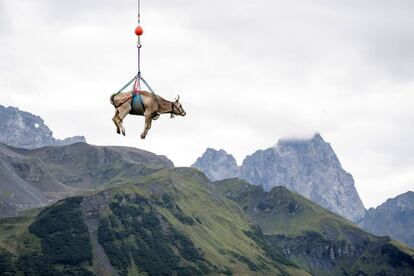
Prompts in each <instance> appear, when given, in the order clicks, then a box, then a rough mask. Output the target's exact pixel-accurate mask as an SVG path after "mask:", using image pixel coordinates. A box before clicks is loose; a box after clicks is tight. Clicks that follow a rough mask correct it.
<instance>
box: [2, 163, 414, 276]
mask: <svg viewBox="0 0 414 276" xmlns="http://www.w3.org/2000/svg"><path fill="white" fill-rule="evenodd" d="M413 255H414V251H412V250H411V249H409V248H407V247H405V246H403V245H401V244H399V243H397V242H395V241H393V240H391V239H389V238H387V237H383V238H379V237H375V236H373V235H370V234H367V233H365V232H364V231H362V230H360V229H359V228H358V227H357V226H355V225H354V224H352V223H351V222H349V221H347V220H345V219H343V218H341V217H339V216H337V215H335V214H333V213H331V212H329V211H327V210H325V209H323V208H321V207H320V206H318V205H316V204H314V203H312V202H311V201H309V200H307V199H305V198H304V197H302V196H300V195H299V194H296V193H293V192H290V191H289V190H287V189H286V188H284V187H276V188H273V189H272V190H271V191H270V192H265V191H264V190H263V189H262V188H261V187H260V186H254V185H250V184H248V183H246V182H244V181H241V180H237V179H236V180H234V179H233V180H227V181H223V182H219V183H211V182H210V181H209V180H208V179H207V177H206V176H205V175H203V174H202V173H200V172H199V171H198V170H195V169H190V168H169V169H163V170H160V171H157V172H155V173H152V174H150V175H147V176H145V177H141V178H139V179H138V180H134V181H131V180H128V181H126V182H125V183H123V184H120V185H119V186H117V187H114V188H110V189H107V190H103V191H100V192H97V193H93V194H90V195H86V196H78V197H72V198H67V199H64V200H62V201H59V202H57V203H56V204H54V205H52V206H50V207H47V208H44V209H42V210H33V211H30V212H27V213H25V214H24V215H23V216H21V217H16V218H6V219H1V220H0V274H2V275H5V274H6V271H7V272H9V273H10V274H11V275H14V274H17V273H20V274H25V275H62V274H65V275H66V274H68V275H94V274H96V275H206V274H209V275H310V273H312V274H313V275H413V273H414V259H413ZM69 273H70V274H69Z"/></svg>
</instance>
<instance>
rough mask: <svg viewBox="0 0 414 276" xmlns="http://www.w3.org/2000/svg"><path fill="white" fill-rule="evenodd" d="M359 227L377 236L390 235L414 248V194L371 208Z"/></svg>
mask: <svg viewBox="0 0 414 276" xmlns="http://www.w3.org/2000/svg"><path fill="white" fill-rule="evenodd" d="M359 225H360V226H361V227H362V228H363V229H365V230H367V231H369V232H371V233H373V234H376V235H381V236H384V235H388V236H391V237H392V238H394V239H397V240H399V241H401V242H404V243H406V244H408V245H410V246H411V247H414V192H407V193H405V194H402V195H399V196H397V197H395V198H392V199H388V200H387V201H386V202H385V203H383V204H382V205H380V206H378V207H377V208H375V209H374V208H370V209H369V210H368V211H367V213H366V214H365V217H364V218H363V219H362V220H361V222H360V223H359Z"/></svg>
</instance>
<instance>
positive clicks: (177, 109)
mask: <svg viewBox="0 0 414 276" xmlns="http://www.w3.org/2000/svg"><path fill="white" fill-rule="evenodd" d="M179 100H180V95H178V96H177V99H175V101H174V102H172V111H171V118H174V115H179V116H185V115H186V114H187V112H185V110H184V108H183V106H182V105H181V103H180V102H179ZM173 114H174V115H173Z"/></svg>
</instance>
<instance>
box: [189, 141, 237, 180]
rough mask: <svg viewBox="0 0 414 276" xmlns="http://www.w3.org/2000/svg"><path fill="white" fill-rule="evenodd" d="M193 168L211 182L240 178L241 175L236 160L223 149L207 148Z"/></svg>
mask: <svg viewBox="0 0 414 276" xmlns="http://www.w3.org/2000/svg"><path fill="white" fill-rule="evenodd" d="M191 167H193V168H197V169H199V170H200V171H202V172H203V173H204V174H205V175H206V176H207V177H208V178H209V179H210V180H211V181H217V180H223V179H227V178H233V177H238V176H239V174H240V167H239V166H238V165H237V162H236V159H235V158H234V157H233V155H231V154H228V153H227V152H226V151H224V150H222V149H221V150H215V149H212V148H207V150H206V151H205V152H204V154H203V155H202V156H201V157H199V158H198V159H197V161H196V162H195V163H194V164H193V165H191Z"/></svg>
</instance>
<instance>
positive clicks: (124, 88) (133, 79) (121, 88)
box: [116, 76, 137, 95]
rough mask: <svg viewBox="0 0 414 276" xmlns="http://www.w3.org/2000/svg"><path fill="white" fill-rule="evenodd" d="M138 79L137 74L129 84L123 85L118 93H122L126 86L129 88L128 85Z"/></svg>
mask: <svg viewBox="0 0 414 276" xmlns="http://www.w3.org/2000/svg"><path fill="white" fill-rule="evenodd" d="M136 79H137V76H135V77H133V78H132V79H131V80H130V81H129V82H128V83H127V84H125V85H124V87H122V88H121V89H120V90H119V91H118V92H116V95H117V94H119V93H121V92H122V91H124V90H125V88H127V87H128V86H130V85H131V83H133V82H134V81H135V80H136Z"/></svg>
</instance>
